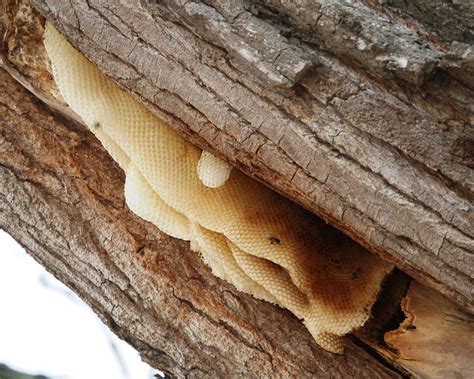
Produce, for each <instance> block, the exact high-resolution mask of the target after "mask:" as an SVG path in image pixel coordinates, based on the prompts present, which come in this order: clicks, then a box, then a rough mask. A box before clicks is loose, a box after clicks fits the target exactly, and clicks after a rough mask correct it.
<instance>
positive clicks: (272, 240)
mask: <svg viewBox="0 0 474 379" xmlns="http://www.w3.org/2000/svg"><path fill="white" fill-rule="evenodd" d="M267 239H268V240H269V241H270V243H271V244H272V245H279V244H280V242H281V241H280V239H279V238H277V237H274V236H268V237H267Z"/></svg>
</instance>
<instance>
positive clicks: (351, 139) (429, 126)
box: [32, 0, 474, 311]
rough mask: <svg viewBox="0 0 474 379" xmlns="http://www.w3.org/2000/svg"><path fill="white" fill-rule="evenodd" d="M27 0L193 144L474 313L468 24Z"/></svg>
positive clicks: (265, 8) (275, 9)
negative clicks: (451, 26) (450, 26)
mask: <svg viewBox="0 0 474 379" xmlns="http://www.w3.org/2000/svg"><path fill="white" fill-rule="evenodd" d="M32 3H33V4H34V5H35V6H36V7H37V8H38V9H39V10H40V11H41V12H42V13H43V14H44V15H45V17H46V18H48V19H49V20H51V21H52V22H53V23H55V24H56V26H57V27H58V28H59V29H60V30H61V31H62V32H63V33H64V34H65V35H66V36H67V38H68V39H69V40H70V41H71V42H72V43H73V44H74V45H75V46H76V47H77V48H78V49H79V50H81V51H82V52H84V53H85V54H86V56H88V57H89V58H90V59H91V60H92V61H93V62H95V63H96V64H97V65H98V66H99V67H100V68H101V69H102V70H103V71H104V72H105V73H106V74H107V75H109V76H110V77H111V78H112V79H113V80H115V81H116V82H117V83H118V84H120V85H121V86H123V87H124V88H125V89H126V90H128V91H129V92H130V93H131V94H132V95H134V96H135V97H136V98H137V99H139V100H140V101H141V102H143V103H144V104H145V105H147V106H148V107H149V109H150V110H151V111H153V112H154V113H156V114H157V115H158V116H160V117H162V118H163V119H165V120H166V121H168V122H169V123H170V125H171V126H172V127H173V128H175V129H176V130H178V131H179V132H180V133H182V134H183V135H184V136H185V137H186V138H187V139H189V140H190V141H191V142H193V143H195V144H196V145H198V146H200V147H203V148H206V149H208V150H211V151H212V152H214V153H215V154H216V155H218V156H221V157H223V158H224V159H226V160H228V161H230V162H231V163H232V164H234V165H235V166H236V167H238V168H240V169H242V170H243V171H244V172H246V173H248V174H249V175H251V176H253V177H255V178H257V179H259V180H261V181H263V182H265V183H266V184H268V185H269V186H271V187H272V188H274V189H276V190H277V191H279V192H281V193H282V194H284V195H285V196H286V197H288V198H290V199H293V200H294V201H296V202H297V203H299V204H301V205H302V206H304V207H306V208H307V209H308V210H310V211H311V212H313V213H315V214H317V215H319V216H321V217H322V218H324V219H325V220H327V221H328V222H329V223H331V224H333V225H334V226H336V227H337V228H339V229H340V230H342V231H343V232H345V233H346V234H348V235H349V236H351V237H352V238H354V239H355V240H356V241H358V242H360V243H362V244H363V245H364V246H366V247H367V248H368V249H369V250H371V251H372V252H374V253H377V254H379V255H381V256H382V257H383V258H385V259H387V260H390V261H392V262H394V263H395V264H396V265H397V266H398V267H400V268H401V269H402V270H404V271H405V272H407V273H409V274H410V275H412V276H413V277H414V278H415V279H417V280H419V281H421V282H423V283H425V284H427V285H428V286H430V287H432V288H435V289H436V290H438V291H440V292H441V293H443V294H444V295H446V296H448V297H449V298H450V299H452V300H453V301H455V302H457V303H458V304H460V305H462V306H463V307H465V308H466V309H469V310H470V311H473V309H474V300H473V299H474V297H473V291H474V286H473V274H474V255H473V251H474V241H473V230H474V228H473V225H474V211H473V206H472V204H473V198H474V197H473V184H474V173H473V167H474V154H473V151H474V148H473V146H474V124H473V122H474V121H473V119H474V110H473V104H474V92H473V90H472V88H473V87H472V82H471V80H472V77H473V75H472V72H473V70H472V67H473V62H474V58H473V53H472V49H471V52H470V50H469V49H468V48H469V45H467V43H469V39H468V37H463V39H462V40H461V41H454V42H453V38H457V34H456V33H454V32H453V33H452V34H449V33H448V34H449V35H450V36H451V37H449V38H446V39H443V38H444V35H445V34H446V33H445V32H440V34H434V32H432V31H431V29H430V28H429V27H428V26H426V27H424V26H423V24H422V23H418V22H417V20H415V19H412V18H411V16H410V15H409V13H403V14H402V13H399V12H396V11H395V10H394V8H389V7H387V6H385V5H380V4H378V3H377V4H376V3H375V2H372V1H368V0H367V1H366V2H364V3H362V2H353V3H351V4H348V3H347V2H344V1H342V0H340V1H336V0H334V1H330V0H324V1H322V0H321V1H318V2H311V4H313V5H312V6H309V2H308V3H305V2H303V3H301V5H295V4H296V3H295V2H277V1H263V0H262V1H257V2H246V1H236V2H225V1H223V2H220V1H219V2H218V1H205V2H199V1H194V2H193V1H190V2H185V3H184V2H180V1H173V0H167V1H163V2H158V3H157V2H152V1H138V0H134V1H105V0H104V1H88V2H86V1H75V2H72V3H71V2H69V1H47V0H33V1H32ZM298 4H300V2H298ZM464 9H465V10H464V12H465V13H468V16H466V17H465V18H464V19H460V21H459V23H460V24H461V25H463V22H468V20H469V15H470V14H471V13H469V12H472V7H470V6H469V5H466V6H465V8H464ZM407 12H408V10H407ZM463 20H465V21H463ZM369 21H370V22H369ZM254 30H256V31H258V33H254ZM263 31H266V36H268V38H263V39H262V38H261V35H260V33H261V32H263ZM239 43H240V44H241V45H242V46H243V47H245V49H239V48H238V45H239ZM290 52H291V54H288V53H290Z"/></svg>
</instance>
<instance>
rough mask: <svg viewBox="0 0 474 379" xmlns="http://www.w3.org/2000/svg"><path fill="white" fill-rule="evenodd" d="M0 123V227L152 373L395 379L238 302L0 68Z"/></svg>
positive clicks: (366, 358) (105, 159)
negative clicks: (136, 210)
mask: <svg viewBox="0 0 474 379" xmlns="http://www.w3.org/2000/svg"><path fill="white" fill-rule="evenodd" d="M0 114H1V116H2V117H0V227H1V228H3V229H4V230H6V231H7V232H8V233H10V234H11V235H12V236H13V237H14V238H15V239H17V240H18V241H20V242H21V243H22V245H23V246H24V247H25V248H26V250H27V251H28V252H29V253H30V254H31V255H32V256H33V257H34V258H35V259H36V260H37V261H39V262H40V263H41V264H42V265H43V266H45V267H46V268H48V270H49V271H51V272H52V273H53V274H54V275H55V276H56V277H57V278H58V279H60V280H61V281H62V282H64V283H66V284H67V285H69V286H70V287H71V288H72V289H73V290H74V291H75V292H77V293H78V294H79V295H80V296H81V297H82V298H83V299H84V300H85V301H86V302H87V303H88V304H89V305H90V306H91V307H92V308H93V309H94V310H95V311H96V312H97V313H98V314H99V316H100V317H101V319H102V320H103V321H104V322H105V323H106V324H107V325H108V326H109V327H110V328H111V329H112V330H113V331H114V332H115V333H117V334H118V335H119V336H121V337H122V338H125V339H126V340H127V341H128V342H129V343H131V344H132V345H133V346H134V347H135V348H136V349H137V350H138V351H139V352H140V354H141V356H142V357H143V359H144V360H145V361H147V362H148V363H150V364H151V365H152V366H153V367H156V368H159V369H161V370H164V371H165V372H167V373H169V374H172V375H173V376H179V377H181V376H186V375H187V376H190V377H230V376H245V377H288V376H291V377H365V376H367V375H370V377H371V378H386V377H399V376H400V374H399V373H398V372H397V371H394V370H393V369H391V368H389V367H387V366H388V365H384V364H382V363H380V362H378V361H377V360H376V359H374V358H373V357H372V356H371V355H370V354H369V353H367V352H366V351H364V350H363V349H362V348H361V347H359V346H358V345H356V344H354V343H352V342H349V341H348V344H347V352H346V354H345V355H343V356H335V355H333V354H331V353H328V352H326V351H324V350H322V349H321V348H319V347H318V346H317V345H316V344H315V342H314V341H313V340H312V338H311V336H310V335H309V333H308V332H307V331H306V330H305V328H304V327H303V326H302V325H301V324H300V323H299V321H298V320H297V319H296V318H295V317H293V316H292V315H291V314H290V313H289V312H287V311H284V310H282V309H278V308H277V307H275V306H272V305H270V304H268V303H265V302H263V301H258V300H255V299H253V298H252V297H251V296H248V295H245V294H242V293H239V292H238V291H236V290H235V289H234V288H233V287H232V286H231V285H229V284H227V283H224V282H222V281H220V280H218V279H217V278H215V277H214V276H213V275H212V274H211V273H210V270H209V269H208V268H207V267H206V266H204V264H203V263H202V261H201V259H200V258H199V256H198V255H197V254H196V253H193V252H191V251H190V250H189V246H188V244H187V243H185V242H182V241H177V240H174V239H172V238H170V237H168V236H166V235H164V234H163V233H161V232H160V231H159V230H158V229H157V228H155V227H154V226H152V225H151V224H149V223H147V222H145V221H143V220H140V219H138V218H137V217H136V216H135V215H134V214H133V213H131V212H130V211H129V210H128V208H127V207H126V205H125V203H124V198H123V179H124V177H123V173H122V171H121V170H120V169H119V168H118V166H117V165H116V164H115V163H114V162H113V160H112V159H111V158H110V157H109V156H108V155H107V153H106V152H105V151H104V150H103V148H102V147H101V146H100V144H99V143H98V141H97V140H95V139H94V137H93V136H92V134H91V133H89V132H88V131H86V130H85V129H84V128H83V127H82V126H80V125H78V124H76V123H74V122H72V121H69V120H66V119H64V118H63V117H61V116H59V115H58V114H55V113H52V112H51V111H50V110H48V108H47V107H46V106H45V105H44V104H43V103H41V102H39V101H38V100H37V99H36V98H35V97H34V96H32V95H31V94H29V93H28V92H27V91H26V90H25V89H23V88H22V87H21V86H20V85H19V84H18V83H16V82H15V81H14V80H13V79H12V78H11V77H10V76H9V75H8V74H6V73H5V72H4V71H3V70H1V69H0ZM71 327H76V326H75V325H71ZM369 373H370V374H369Z"/></svg>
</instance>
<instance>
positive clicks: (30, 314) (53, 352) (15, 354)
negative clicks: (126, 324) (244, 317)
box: [0, 229, 158, 379]
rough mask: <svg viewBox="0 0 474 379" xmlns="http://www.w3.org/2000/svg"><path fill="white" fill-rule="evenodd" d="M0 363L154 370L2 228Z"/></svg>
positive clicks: (57, 377) (44, 370) (117, 375)
mask: <svg viewBox="0 0 474 379" xmlns="http://www.w3.org/2000/svg"><path fill="white" fill-rule="evenodd" d="M0 363H3V364H6V365H7V366H9V367H11V368H13V369H15V370H19V371H23V372H26V373H29V374H35V375H37V374H43V375H46V376H47V377H49V378H54V379H96V378H97V379H103V378H113V379H151V378H153V377H154V375H155V374H157V373H158V371H157V370H154V369H152V368H151V367H150V366H148V365H147V364H146V363H144V362H142V361H141V359H140V357H139V355H138V353H137V352H136V351H135V350H134V349H133V348H132V347H130V346H129V345H128V344H127V343H126V342H124V341H122V340H120V339H119V338H118V337H116V336H115V335H114V334H113V333H111V332H110V331H109V329H108V328H107V327H106V326H105V325H104V324H103V323H102V322H101V321H100V320H99V318H98V317H97V316H96V315H95V313H94V312H93V311H92V310H91V309H90V308H89V307H88V306H87V305H86V304H85V303H84V302H82V300H80V299H79V298H78V297H77V296H76V295H75V294H74V293H73V292H72V291H70V290H69V289H68V288H67V287H66V286H64V285H63V284H62V283H60V282H59V281H58V280H56V279H55V278H54V277H53V276H52V275H51V274H49V273H47V272H46V271H45V269H44V268H43V267H42V266H41V265H39V264H38V263H37V262H36V261H34V260H33V258H31V257H30V256H29V255H28V254H27V253H26V252H25V251H24V250H23V249H22V247H21V246H20V245H18V244H17V242H16V241H15V240H13V238H11V237H10V236H9V235H8V234H7V233H5V232H4V231H3V230H1V229H0Z"/></svg>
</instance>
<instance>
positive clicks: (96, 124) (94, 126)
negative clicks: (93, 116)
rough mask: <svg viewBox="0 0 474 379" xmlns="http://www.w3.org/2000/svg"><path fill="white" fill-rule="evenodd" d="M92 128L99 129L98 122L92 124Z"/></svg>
mask: <svg viewBox="0 0 474 379" xmlns="http://www.w3.org/2000/svg"><path fill="white" fill-rule="evenodd" d="M92 129H94V130H97V129H100V122H98V121H96V122H94V123H93V124H92Z"/></svg>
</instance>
